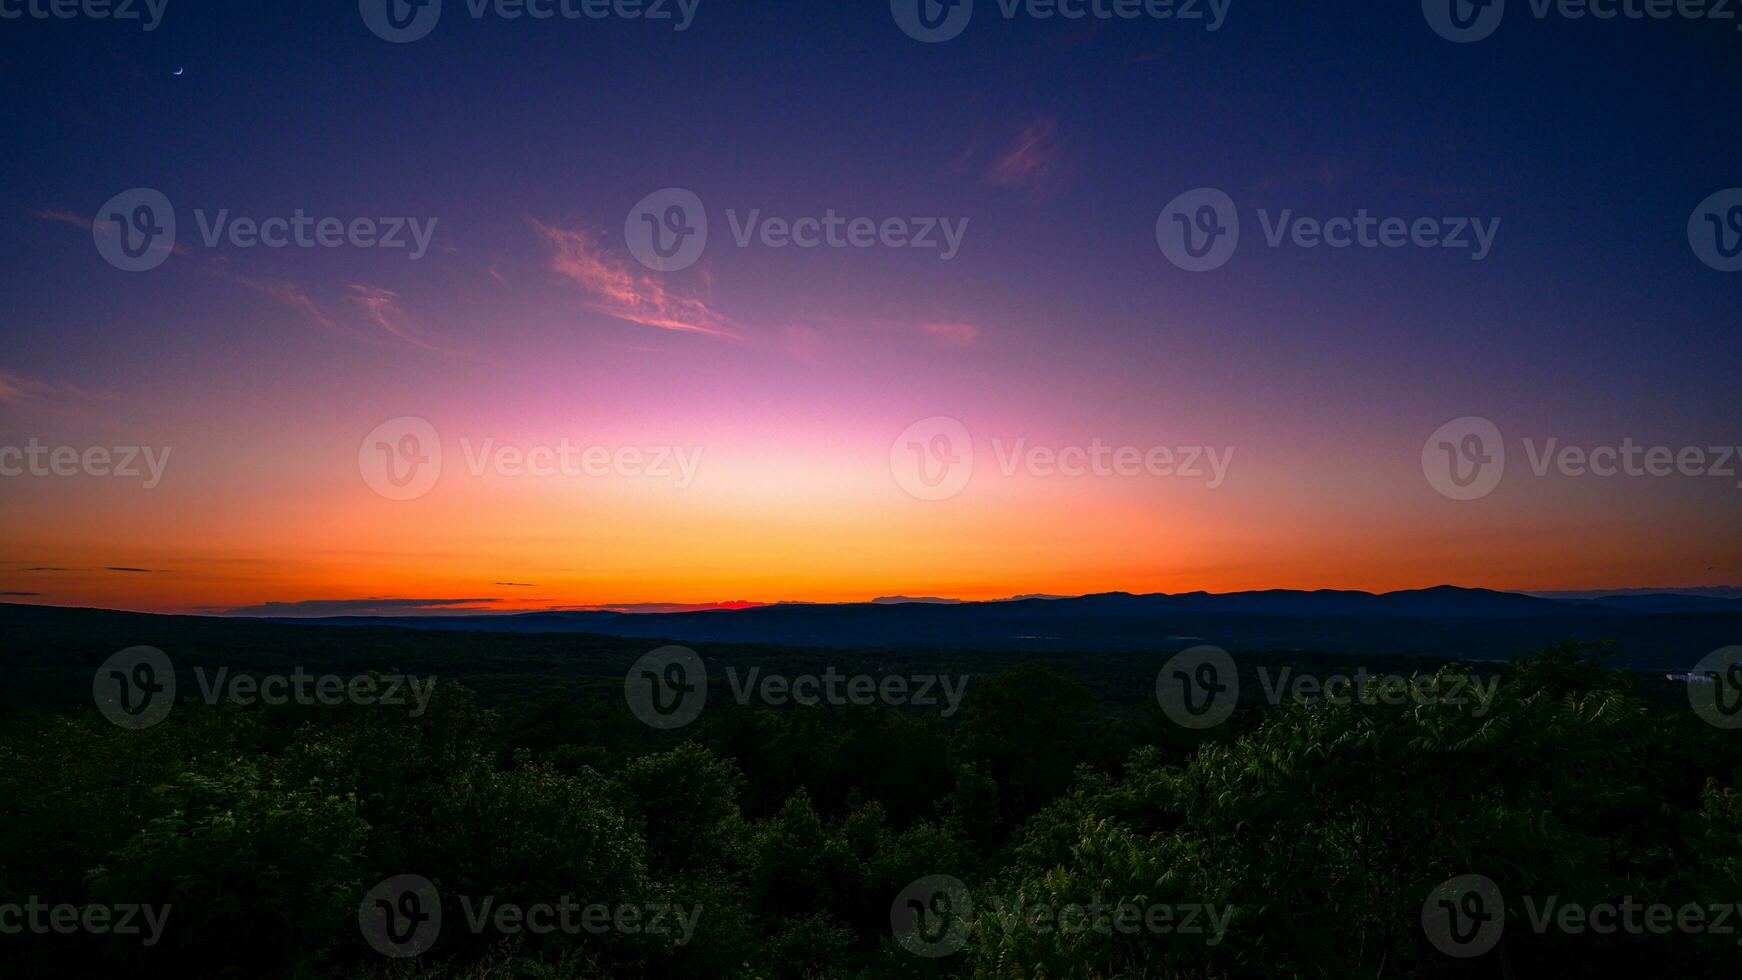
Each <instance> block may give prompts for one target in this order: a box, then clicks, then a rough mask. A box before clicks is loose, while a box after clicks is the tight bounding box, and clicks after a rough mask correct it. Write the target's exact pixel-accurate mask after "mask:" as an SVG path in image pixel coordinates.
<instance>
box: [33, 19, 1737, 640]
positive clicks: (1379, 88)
mask: <svg viewBox="0 0 1742 980" xmlns="http://www.w3.org/2000/svg"><path fill="white" fill-rule="evenodd" d="M372 2H373V0H362V3H361V5H359V4H358V3H347V2H332V3H298V4H252V3H249V4H239V3H234V2H222V3H220V2H206V3H200V2H194V0H167V5H166V6H164V7H163V8H162V10H161V18H160V20H159V22H158V23H156V25H155V27H154V29H151V30H145V29H144V25H143V24H142V23H139V22H124V21H117V20H114V19H101V20H99V19H94V18H92V17H89V16H83V15H82V14H81V15H78V16H74V17H71V18H70V19H59V18H54V17H37V16H33V15H30V14H29V12H28V11H29V10H31V9H42V7H43V6H44V5H43V4H42V3H41V0H38V3H37V5H36V7H33V8H27V0H0V81H3V83H4V87H5V91H6V93H7V98H5V99H4V100H0V132H4V133H5V134H6V137H5V138H4V139H0V167H3V172H4V173H5V174H6V175H7V179H6V180H5V181H4V182H0V515H3V517H0V601H24V602H43V603H53V604H60V605H92V606H104V607H112V608H125V609H139V610H149V611H179V612H215V611H227V610H237V609H243V610H246V609H258V608H260V607H266V606H267V604H295V603H303V604H308V605H307V606H305V607H304V608H318V609H320V610H322V611H344V610H348V609H349V610H359V611H362V610H378V609H388V610H394V611H423V610H431V609H471V610H476V609H503V610H508V609H526V608H559V607H560V608H568V607H618V606H625V605H629V604H640V603H670V604H702V605H705V604H711V603H719V602H726V601H749V602H770V601H782V600H807V601H853V600H864V599H869V598H872V597H875V596H883V595H896V594H905V595H926V596H951V597H958V598H965V599H989V598H997V597H1003V596H1010V595H1016V594H1028V593H1047V594H1080V593H1088V592H1103V591H1113V590H1123V591H1131V592H1156V591H1167V592H1178V591H1190V590H1195V589H1205V590H1209V591H1216V592H1221V591H1235V590H1241V589H1255V588H1309V589H1311V588H1350V589H1368V590H1374V591H1383V590H1390V589H1402V588H1417V587H1426V586H1431V585H1436V584H1441V583H1453V584H1461V585H1470V586H1485V587H1491V588H1503V589H1519V590H1550V589H1558V590H1575V589H1608V588H1644V587H1672V586H1673V587H1694V586H1718V585H1735V584H1738V583H1742V534H1739V532H1742V506H1739V505H1742V460H1739V459H1736V458H1734V456H1735V455H1736V450H1735V449H1734V447H1736V446H1738V445H1742V426H1739V425H1738V421H1739V419H1742V413H1738V411H1737V385H1736V372H1737V368H1738V366H1739V365H1742V358H1739V357H1738V354H1739V353H1742V332H1739V331H1742V315H1739V313H1742V303H1738V300H1739V299H1742V272H1737V271H1733V269H1732V268H1731V264H1729V259H1728V257H1727V256H1726V255H1725V252H1727V251H1728V250H1729V246H1730V245H1732V244H1733V243H1735V242H1736V241H1737V240H1738V236H1742V211H1737V210H1735V208H1737V207H1742V191H1732V189H1735V188H1738V187H1742V153H1739V152H1738V151H1739V150H1742V138H1739V137H1738V133H1742V99H1737V98H1736V97H1735V94H1736V92H1737V91H1738V83H1739V82H1742V32H1739V31H1738V30H1737V26H1738V24H1737V22H1736V21H1734V20H1732V21H1727V22H1722V21H1714V20H1686V19H1670V20H1653V19H1629V18H1625V17H1621V18H1616V19H1612V20H1596V19H1591V18H1583V19H1578V18H1570V17H1566V16H1562V15H1561V14H1560V13H1558V12H1554V11H1549V12H1547V13H1546V14H1545V16H1543V17H1538V16H1537V15H1536V13H1535V11H1534V10H1533V8H1532V5H1530V4H1528V3H1524V2H1520V0H1514V3H1513V4H1512V5H1511V9H1508V10H1506V12H1505V17H1504V20H1503V21H1502V22H1500V23H1499V24H1498V26H1497V27H1496V28H1494V29H1493V31H1492V34H1491V35H1489V36H1486V37H1482V38H1480V39H1478V40H1473V41H1470V42H1469V43H1454V42H1453V41H1451V40H1448V39H1447V38H1445V37H1443V36H1441V35H1440V34H1439V33H1436V30H1435V28H1434V27H1433V25H1432V24H1431V23H1430V20H1431V18H1430V17H1429V16H1428V13H1427V11H1426V10H1424V6H1423V5H1420V4H1416V3H1412V2H1400V3H1394V4H1370V3H1338V4H1311V5H1300V4H1264V5H1260V4H1256V3H1242V2H1240V0H1233V2H1232V3H1231V4H1227V5H1226V6H1225V7H1224V8H1223V9H1222V10H1221V13H1220V19H1219V21H1217V22H1216V26H1215V29H1214V30H1210V29H1208V28H1209V26H1210V21H1209V20H1195V21H1193V20H1184V19H1180V18H1178V17H1173V18H1167V19H1159V18H1154V17H1145V16H1140V17H1136V18H1131V19H1118V18H1097V17H1094V16H1086V17H1082V18H1075V19H1066V18H1061V17H1056V16H1055V17H1050V18H1048V17H1038V16H1035V14H1036V13H1037V12H1040V11H1037V10H1035V9H1033V8H1030V7H1027V6H1011V7H1010V8H1009V9H1010V13H1011V16H1008V17H1007V16H1005V9H1004V8H1003V7H1002V6H1001V5H1000V4H999V3H998V2H997V0H978V3H976V4H974V5H973V7H972V14H971V20H969V21H968V22H967V23H966V25H965V27H963V28H962V29H961V30H960V33H959V34H958V35H956V36H953V37H949V38H948V39H941V40H935V41H924V40H920V39H918V38H916V37H914V36H911V35H910V34H909V33H908V32H907V31H906V30H904V28H903V25H902V23H901V22H900V21H901V18H900V17H898V16H897V15H898V14H900V13H901V10H902V4H903V3H907V2H908V0H896V2H895V3H894V4H890V3H880V2H869V0H868V2H842V3H832V4H814V3H799V2H763V3H754V4H752V3H726V2H720V0H699V3H696V4H695V5H694V6H693V8H690V9H689V15H688V16H689V19H688V21H687V23H685V26H683V28H682V29H681V30H680V29H678V26H679V24H680V22H682V21H681V18H682V17H683V16H684V15H683V13H682V12H681V11H679V10H678V9H677V8H676V6H675V4H671V3H668V4H664V5H662V8H661V9H662V12H663V11H666V10H669V11H670V12H671V13H672V14H673V15H674V18H679V19H673V20H663V21H657V20H649V19H646V18H645V17H625V16H620V15H615V14H613V15H611V16H607V17H603V18H589V17H573V18H571V17H565V16H561V15H560V12H559V15H558V16H553V17H550V18H543V19H534V18H530V17H519V18H514V17H508V16H505V15H504V14H505V13H506V12H510V11H511V10H512V8H510V11H505V10H503V9H501V8H498V7H483V6H473V4H481V3H482V0H470V2H468V0H447V2H446V4H445V9H442V10H441V11H440V16H439V20H437V21H434V22H433V27H431V28H430V29H429V30H428V31H427V33H426V34H424V35H423V36H420V37H417V38H416V39H412V40H401V41H397V42H396V41H393V40H388V39H386V38H384V37H382V36H379V35H378V33H377V32H376V31H375V30H374V29H372V27H371V26H370V23H369V20H368V18H366V17H365V16H363V14H364V12H365V11H366V10H367V9H368V8H369V5H370V4H371V3H372ZM395 2H398V0H395ZM1007 2H1013V0H1007ZM1434 2H1437V0H1430V2H1429V4H1427V7H1431V6H1432V5H1433V3H1434ZM535 5H536V0H535ZM135 6H136V7H140V8H143V4H142V3H137V4H135ZM910 6H911V4H910ZM407 9H408V10H409V8H407ZM474 9H476V10H478V11H479V13H480V14H481V15H480V16H473V11H474ZM571 9H578V5H577V6H576V7H574V8H571ZM593 9H599V8H593ZM630 9H637V10H639V9H643V8H639V7H636V8H630ZM932 9H934V10H935V9H938V8H932ZM1042 9H1043V10H1044V9H1045V8H1042ZM1099 9H1111V8H1110V7H1105V6H1104V7H1102V8H1099ZM1128 9H1140V8H1136V7H1133V8H1128ZM1192 9H1193V10H1194V12H1196V11H1197V10H1199V9H1202V11H1203V12H1204V13H1205V14H1206V15H1209V16H1212V17H1213V16H1215V15H1214V14H1213V13H1212V11H1211V10H1210V8H1209V7H1208V5H1207V4H1200V5H1194V6H1193V8H1192ZM8 11H13V12H18V11H25V14H24V15H22V16H17V17H9V16H7V12H8ZM1176 12H1177V11H1176ZM408 15H409V14H408ZM425 16H427V11H426V14H425ZM377 20H378V18H377ZM422 23H424V24H425V25H426V26H427V25H428V24H430V23H431V22H428V21H425V22H422ZM909 23H910V24H911V21H910V22H909ZM414 30H415V28H414ZM1205 189H1212V190H1213V191H1215V192H1219V194H1220V196H1209V197H1206V196H1204V194H1205ZM145 192H155V194H156V195H157V196H155V197H150V198H146V197H141V196H140V194H141V193H145ZM146 201H149V202H161V204H158V203H151V204H150V209H151V210H150V215H149V216H150V217H151V218H152V219H153V221H148V222H146V223H145V224H143V225H131V224H129V223H130V222H132V221H133V220H134V219H135V217H137V216H138V213H139V212H138V211H137V208H138V207H139V206H140V205H141V202H146ZM1205 202H1209V204H1208V205H1206V203H1205ZM1218 202H1227V207H1226V209H1223V210H1217V209H1216V208H1218V207H1220V206H1221V205H1220V204H1219V203H1218ZM1206 206H1209V207H1211V211H1208V212H1206V211H1205V210H1204V208H1205V207H1206ZM674 208H675V210H674ZM166 211H167V212H168V214H169V215H172V216H173V219H174V223H175V235H174V245H173V247H171V246H170V245H169V244H168V238H167V237H166V234H165V232H164V230H163V220H162V219H163V217H165V214H164V213H163V212H166ZM1707 215H1709V216H1710V217H1709V218H1708V217H1706V216H1707ZM1230 216H1232V217H1234V218H1235V219H1237V221H1238V224H1239V229H1240V231H1239V236H1238V238H1237V239H1234V238H1232V237H1231V234H1230V231H1229V226H1228V222H1227V221H1226V220H1223V219H1226V218H1227V217H1230ZM299 217H300V218H306V219H307V221H308V226H307V229H306V230H307V236H306V241H305V242H303V243H299V242H298V241H296V240H288V241H287V238H286V237H285V236H280V237H279V238H277V239H275V240H277V241H279V242H281V243H283V244H282V247H271V246H269V245H266V244H262V243H261V242H259V241H257V240H255V238H254V236H253V235H252V234H251V232H250V223H265V224H266V225H270V223H271V220H272V219H278V220H279V221H280V222H282V223H283V224H281V225H280V228H289V227H292V226H291V225H290V222H291V221H293V220H296V219H298V218H299ZM1206 217H1209V218H1214V219H1218V221H1212V222H1211V223H1210V224H1208V225H1205V224H1199V223H1198V222H1199V221H1200V219H1203V218H1206ZM1363 217H1364V218H1366V219H1370V220H1371V221H1372V222H1373V223H1374V224H1373V225H1372V226H1371V232H1372V234H1371V235H1370V236H1369V238H1370V239H1371V240H1374V241H1377V237H1376V236H1378V234H1379V228H1380V226H1379V225H1378V222H1381V221H1385V220H1388V219H1389V220H1391V221H1392V222H1394V223H1395V227H1397V228H1408V229H1411V230H1410V231H1409V232H1408V233H1407V234H1402V233H1400V234H1399V235H1398V236H1397V238H1398V239H1399V240H1400V242H1399V244H1395V245H1387V244H1383V243H1381V244H1378V245H1375V246H1373V247H1369V246H1367V245H1362V244H1359V243H1358V242H1357V243H1355V244H1352V245H1350V247H1330V246H1328V245H1326V244H1324V243H1323V239H1324V238H1325V236H1326V235H1327V234H1330V235H1331V236H1332V237H1335V233H1334V232H1333V231H1331V229H1333V228H1334V227H1335V226H1336V224H1337V222H1336V219H1342V220H1344V221H1347V222H1349V224H1348V225H1345V226H1344V227H1345V228H1351V227H1354V222H1355V221H1356V220H1357V219H1360V218H1363ZM704 218H705V221H706V223H707V227H708V231H707V236H706V241H705V245H703V244H702V243H701V239H700V237H699V232H698V231H697V223H698V220H699V219H704ZM320 219H332V220H331V221H330V222H329V225H330V230H332V232H333V237H332V244H331V245H330V246H329V245H326V244H322V242H321V241H319V240H316V239H315V238H314V228H315V224H314V223H315V222H317V221H319V220H320ZM770 219H775V220H772V221H771V220H770ZM803 219H809V220H810V222H813V223H814V224H810V225H807V224H806V222H805V221H804V220H803ZM853 219H860V220H859V222H858V224H851V222H852V221H853ZM1303 220H1304V221H1305V222H1307V223H1305V224H1302V223H1301V222H1302V221H1303ZM1425 221H1431V222H1432V228H1431V229H1430V230H1431V233H1428V232H1421V233H1418V232H1417V231H1416V229H1417V228H1418V227H1419V226H1420V223H1421V222H1425ZM238 222H240V224H238ZM362 222H368V223H369V224H367V225H365V224H362ZM831 222H832V224H829V223H831ZM1218 222H1219V223H1218ZM1726 222H1732V223H1730V224H1726ZM831 227H832V229H833V231H832V232H826V231H825V230H826V229H829V228H831ZM143 228H152V229H156V230H157V234H156V235H155V237H153V238H151V239H149V240H147V239H144V238H141V237H139V236H141V235H143V234H144V232H143V231H139V230H138V229H143ZM1200 229H1201V230H1202V231H1201V232H1200ZM1188 231H1189V232H1191V234H1192V235H1193V236H1198V235H1200V234H1203V235H1208V236H1209V237H1207V238H1201V237H1194V238H1193V239H1192V240H1191V241H1190V242H1185V241H1183V240H1182V239H1180V237H1179V236H1180V235H1182V234H1184V233H1186V232H1188ZM795 232H796V233H797V235H798V237H799V238H800V239H803V240H805V241H810V242H813V243H814V244H813V245H812V246H811V247H803V246H800V245H798V244H795V243H794V241H793V240H792V236H793V234H794V233H795ZM1211 232H1216V233H1217V234H1214V235H1211V234H1210V233H1211ZM1708 232H1709V235H1708V238H1709V239H1710V242H1711V244H1707V245H1702V239H1701V235H1703V234H1707V233H1708ZM850 233H851V234H850ZM286 235H288V232H287V233H286ZM122 236H127V241H126V243H125V244H126V245H128V247H130V248H132V247H134V246H135V245H137V244H138V243H141V242H143V243H145V244H146V245H149V246H150V247H149V248H146V249H145V252H144V256H143V261H146V262H149V263H154V267H152V268H149V269H145V270H142V271H134V270H131V269H129V268H125V267H123V266H126V265H127V264H128V263H129V262H130V261H133V260H132V259H130V258H128V257H127V256H126V252H125V251H121V250H119V249H120V246H121V245H122V244H124V243H123V242H122V241H121V239H122ZM831 236H832V237H831ZM269 237H270V236H269ZM1205 241H1208V242H1210V243H1211V244H1212V245H1214V244H1216V243H1220V244H1222V245H1224V246H1227V245H1232V246H1233V251H1232V252H1231V253H1229V252H1226V251H1224V252H1221V253H1217V252H1215V251H1212V252H1211V254H1210V256H1209V257H1208V258H1207V259H1203V258H1201V257H1200V258H1193V257H1190V256H1189V255H1187V254H1184V253H1181V251H1180V246H1181V245H1182V244H1184V245H1189V246H1193V247H1195V246H1197V245H1198V244H1200V243H1202V242H1205ZM390 243H392V245H393V246H396V247H390ZM691 245H695V246H699V247H700V251H699V253H695V254H686V248H688V249H689V251H690V252H694V249H693V248H690V247H689V246H691ZM674 247H675V248H676V249H677V254H676V256H675V257H672V256H671V255H670V250H671V248H674ZM1170 248H1171V251H1170ZM112 259H114V260H115V261H111V260H112ZM117 262H119V263H120V264H119V265H118V264H117ZM1206 262H1207V263H1210V264H1212V265H1214V267H1213V268H1204V269H1195V268H1193V266H1194V265H1197V266H1202V265H1203V264H1205V263H1206ZM1569 447H1570V448H1571V449H1572V450H1573V453H1574V454H1573V455H1572V456H1567V455H1563V454H1564V453H1566V452H1567V450H1568V448H1569ZM1629 447H1632V448H1631V449H1630V448H1629ZM1605 448H1607V449H1608V450H1609V452H1610V455H1609V456H1608V457H1607V459H1608V460H1610V461H1615V465H1614V466H1612V467H1610V468H1608V472H1609V473H1611V474H1612V475H1602V474H1600V473H1598V472H1595V470H1598V469H1603V466H1602V465H1601V463H1600V461H1602V460H1604V459H1605V456H1604V450H1605ZM8 450H11V452H10V453H8ZM57 450H64V451H63V452H62V453H61V455H60V456H58V457H57V456H56V455H55V453H56V451H57ZM1496 450H1502V451H1503V454H1504V460H1503V461H1502V460H1500V459H1499V456H1498V454H1497V452H1496ZM1691 450H1697V451H1698V453H1699V456H1698V457H1697V458H1696V457H1691V456H1687V455H1686V454H1687V453H1688V452H1689V451H1691ZM1654 451H1655V452H1656V453H1657V454H1658V456H1657V457H1656V459H1657V460H1658V462H1661V461H1662V460H1663V459H1666V458H1667V459H1674V460H1676V461H1677V462H1676V463H1675V464H1674V465H1672V466H1667V467H1659V468H1658V470H1657V475H1654V473H1653V472H1652V470H1651V468H1649V467H1647V465H1646V464H1647V462H1648V460H1649V459H1651V458H1652V457H1650V456H1649V455H1648V454H1650V453H1651V452H1654ZM33 452H34V455H33ZM1630 452H1631V454H1632V455H1629V453H1630ZM69 454H71V455H69ZM437 454H439V457H440V459H439V461H438V460H437V459H436V458H435V457H436V455H437ZM1666 454H1667V455H1666ZM75 457H76V460H75ZM1627 459H1631V460H1632V461H1633V465H1632V466H1631V467H1629V466H1628V465H1626V464H1625V463H1623V462H1619V461H1624V460H1627ZM57 460H58V462H57ZM129 463H130V464H131V465H124V464H129ZM1726 468H1727V469H1728V473H1726V472H1725V470H1726ZM1471 473H1474V474H1475V476H1474V478H1472V477H1471V476H1470V474H1471ZM269 608H287V607H282V606H272V607H269Z"/></svg>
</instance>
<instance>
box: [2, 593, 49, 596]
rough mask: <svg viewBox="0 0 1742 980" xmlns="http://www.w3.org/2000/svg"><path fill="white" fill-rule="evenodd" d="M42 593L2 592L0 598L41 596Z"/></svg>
mask: <svg viewBox="0 0 1742 980" xmlns="http://www.w3.org/2000/svg"><path fill="white" fill-rule="evenodd" d="M39 595H42V593H41V592H0V596H39Z"/></svg>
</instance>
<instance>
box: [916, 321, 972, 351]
mask: <svg viewBox="0 0 1742 980" xmlns="http://www.w3.org/2000/svg"><path fill="white" fill-rule="evenodd" d="M919 330H920V332H921V333H923V334H925V335H927V336H930V337H936V338H938V339H939V340H941V341H943V342H944V343H946V344H948V345H950V346H951V347H972V346H974V345H975V344H977V343H979V341H980V328H979V327H978V326H976V325H975V324H972V323H961V322H952V323H923V324H920V327H919Z"/></svg>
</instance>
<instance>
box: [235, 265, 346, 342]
mask: <svg viewBox="0 0 1742 980" xmlns="http://www.w3.org/2000/svg"><path fill="white" fill-rule="evenodd" d="M214 271H216V272H217V274H218V275H220V276H223V277H224V278H226V279H228V280H230V281H231V282H234V283H238V284H240V285H242V286H245V287H247V288H248V289H252V290H253V291H255V292H257V293H259V294H260V295H262V296H266V297H269V298H271V299H273V300H276V301H278V302H279V303H282V304H284V305H285V306H288V307H290V308H291V309H293V310H295V311H297V312H298V313H301V314H303V315H304V316H306V317H308V318H309V319H311V320H313V321H315V322H316V323H318V324H320V325H321V326H323V327H328V328H330V329H333V330H340V331H342V330H344V326H343V325H342V324H340V323H339V322H338V321H337V320H335V319H333V318H332V317H331V316H329V315H327V312H326V311H325V310H323V309H321V307H320V304H319V303H316V302H315V301H314V299H313V298H312V297H310V296H309V294H308V292H307V291H306V290H305V289H303V287H301V286H299V285H297V284H296V283H294V282H290V281H288V280H284V279H257V278H255V277H253V276H245V275H243V274H241V273H240V272H236V271H234V270H231V269H224V268H219V269H215V270H214Z"/></svg>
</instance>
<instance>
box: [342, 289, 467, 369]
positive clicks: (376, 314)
mask: <svg viewBox="0 0 1742 980" xmlns="http://www.w3.org/2000/svg"><path fill="white" fill-rule="evenodd" d="M351 299H353V300H355V301H356V302H358V303H361V304H362V305H363V309H364V310H366V311H368V314H369V319H371V320H373V321H374V322H375V325H376V326H378V327H380V328H381V329H383V330H385V331H387V332H388V333H390V334H392V335H393V336H395V337H397V338H399V339H400V340H403V341H405V342H406V343H408V344H414V345H416V346H418V347H422V348H423V349H425V350H432V351H438V352H443V351H442V348H440V347H437V346H436V345H435V344H432V343H430V342H429V340H427V339H426V338H425V337H424V333H423V330H422V329H420V328H419V327H418V326H417V324H416V323H413V322H412V319H411V315H410V314H409V313H407V312H405V306H404V305H403V304H402V303H400V301H399V294H398V293H396V292H394V291H393V290H391V289H378V288H376V287H374V286H364V285H360V284H358V283H352V284H351ZM443 353H445V352H443Z"/></svg>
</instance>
